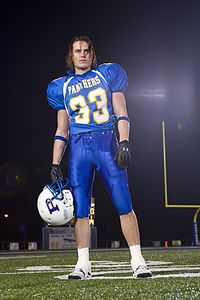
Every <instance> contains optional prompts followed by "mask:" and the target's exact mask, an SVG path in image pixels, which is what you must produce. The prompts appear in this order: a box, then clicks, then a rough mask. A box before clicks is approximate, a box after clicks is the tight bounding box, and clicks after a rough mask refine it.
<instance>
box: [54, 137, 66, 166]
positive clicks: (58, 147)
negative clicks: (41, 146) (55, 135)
mask: <svg viewBox="0 0 200 300" xmlns="http://www.w3.org/2000/svg"><path fill="white" fill-rule="evenodd" d="M65 149H66V145H65V143H64V142H63V141H60V140H55V141H54V145H53V160H52V163H53V164H56V165H59V164H60V162H61V160H62V157H63V155H64V153H65Z"/></svg>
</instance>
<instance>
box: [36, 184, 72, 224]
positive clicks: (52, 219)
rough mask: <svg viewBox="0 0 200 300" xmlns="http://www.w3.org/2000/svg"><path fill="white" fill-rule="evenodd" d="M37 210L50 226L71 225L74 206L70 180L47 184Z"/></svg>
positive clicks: (38, 200)
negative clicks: (69, 184)
mask: <svg viewBox="0 0 200 300" xmlns="http://www.w3.org/2000/svg"><path fill="white" fill-rule="evenodd" d="M37 208H38V211H39V214H40V216H41V218H42V219H43V220H44V221H45V222H46V223H47V224H48V225H50V226H60V225H65V224H67V223H69V222H70V221H71V220H72V219H73V217H74V206H73V196H72V193H71V190H70V188H69V186H68V179H65V180H64V181H61V180H60V179H57V180H56V181H54V182H53V183H52V184H47V185H46V186H45V187H44V188H43V190H42V192H41V193H40V195H39V197H38V199H37Z"/></svg>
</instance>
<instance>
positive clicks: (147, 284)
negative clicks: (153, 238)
mask: <svg viewBox="0 0 200 300" xmlns="http://www.w3.org/2000/svg"><path fill="white" fill-rule="evenodd" d="M143 254H144V257H145V259H146V260H147V261H161V262H172V263H173V264H171V265H165V267H166V266H167V267H173V266H179V267H184V266H185V270H184V271H183V270H181V269H180V270H176V271H172V272H169V271H167V270H165V268H164V270H161V271H156V269H155V271H153V273H154V274H170V273H175V274H184V273H187V272H192V273H194V272H200V250H176V251H172V250H163V251H156V250H155V251H144V252H143ZM76 257H77V256H76V253H70V252H66V253H57V254H55V253H50V254H45V253H44V254H42V255H39V254H37V252H35V254H34V255H21V254H20V255H18V256H11V257H2V256H1V257H0V258H1V259H0V299H48V300H51V299H52V300H57V299H75V300H78V299H109V300H112V299H138V300H150V299H152V300H154V299H155V300H165V299H166V300H170V299H174V300H175V299H180V300H182V299H195V300H196V299H200V277H183V278H181V277H173V278H149V279H96V280H84V281H81V280H60V279H58V278H55V277H56V276H59V275H65V274H68V272H69V270H71V269H72V268H73V265H74V264H75V263H76ZM90 259H91V260H92V261H96V262H97V261H99V262H100V261H108V262H111V261H115V262H126V263H127V262H129V261H130V255H129V252H128V251H113V252H91V254H90ZM95 264H96V265H95ZM36 266H46V267H51V268H50V269H49V270H48V269H47V268H46V270H42V271H39V270H37V269H35V270H34V269H33V267H36ZM189 266H192V267H195V266H197V267H199V269H197V270H195V271H191V270H190V271H189V270H188V271H187V267H188V268H189ZM27 267H32V268H30V269H27ZM156 267H158V266H156ZM160 267H161V266H160ZM162 267H163V266H162ZM19 269H20V270H19ZM93 269H94V271H97V272H98V271H99V270H100V271H102V270H104V271H106V270H109V271H111V272H112V270H115V269H116V268H114V267H113V268H112V267H109V266H108V267H107V268H106V267H105V264H104V265H101V266H99V267H98V264H97V263H94V267H93ZM124 269H126V270H127V272H128V273H125V274H124V273H123V270H124ZM152 269H153V268H152ZM117 270H118V271H119V273H117V274H108V275H110V276H113V275H114V276H116V275H117V276H131V270H129V267H128V266H123V269H122V272H121V274H120V268H117ZM105 276H107V275H105Z"/></svg>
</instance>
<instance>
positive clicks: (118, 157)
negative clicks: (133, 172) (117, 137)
mask: <svg viewBox="0 0 200 300" xmlns="http://www.w3.org/2000/svg"><path fill="white" fill-rule="evenodd" d="M115 161H116V162H117V164H118V166H119V168H120V169H127V168H128V167H129V166H130V163H131V151H130V144H129V141H127V140H124V141H121V142H120V143H119V147H118V149H117V152H116V154H115Z"/></svg>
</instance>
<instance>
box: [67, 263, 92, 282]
mask: <svg viewBox="0 0 200 300" xmlns="http://www.w3.org/2000/svg"><path fill="white" fill-rule="evenodd" d="M90 277H92V275H91V263H90V262H89V263H87V264H85V265H81V264H78V263H77V264H76V266H75V268H74V270H73V271H72V272H71V273H70V274H69V275H68V279H81V280H84V279H87V278H90Z"/></svg>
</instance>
